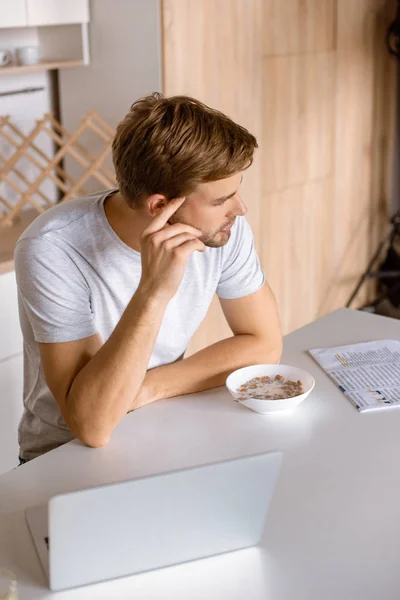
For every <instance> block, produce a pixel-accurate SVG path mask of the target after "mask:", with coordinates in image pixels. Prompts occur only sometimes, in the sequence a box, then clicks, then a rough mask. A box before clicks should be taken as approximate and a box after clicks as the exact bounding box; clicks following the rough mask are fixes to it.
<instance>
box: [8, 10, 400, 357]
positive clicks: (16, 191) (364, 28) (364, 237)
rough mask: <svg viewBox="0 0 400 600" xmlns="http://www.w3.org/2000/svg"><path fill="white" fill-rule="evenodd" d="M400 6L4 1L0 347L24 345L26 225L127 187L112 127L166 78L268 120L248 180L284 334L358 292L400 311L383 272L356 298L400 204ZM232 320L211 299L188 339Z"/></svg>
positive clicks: (258, 128) (14, 350) (261, 125)
mask: <svg viewBox="0 0 400 600" xmlns="http://www.w3.org/2000/svg"><path fill="white" fill-rule="evenodd" d="M397 12H398V3H397V2H396V0H91V1H90V2H89V1H88V0H69V1H68V3H67V2H60V1H59V0H13V1H7V0H0V62H2V63H3V66H1V67H0V272H1V273H2V274H0V297H1V315H2V317H0V319H2V322H0V331H1V332H2V333H1V336H2V338H3V342H2V343H1V345H2V349H1V350H0V360H1V359H4V358H9V357H12V356H16V355H17V354H19V353H20V351H21V340H20V337H19V332H17V327H18V323H17V314H16V304H15V280H14V278H13V261H12V252H13V248H14V244H15V240H16V239H17V238H18V236H19V235H20V233H21V231H23V229H24V228H25V227H26V226H27V224H28V223H29V222H31V220H32V219H33V218H34V217H35V216H37V214H38V212H41V211H43V210H46V209H47V208H48V207H49V206H52V205H53V204H54V203H56V202H58V201H60V200H64V201H68V199H69V198H73V197H78V196H80V195H83V194H84V193H87V192H91V191H95V190H99V189H104V188H107V187H113V185H115V182H114V178H113V172H112V164H111V160H110V143H111V139H112V134H113V131H114V129H115V127H116V125H117V123H118V122H119V121H120V120H121V119H122V117H123V116H124V115H125V113H126V112H127V111H128V109H129V107H130V105H131V104H132V102H133V101H134V100H136V99H137V98H138V97H140V96H143V95H146V94H149V93H151V92H153V91H161V92H163V93H165V94H166V95H175V94H188V95H192V96H194V97H196V98H198V99H200V100H202V101H203V102H205V103H207V104H209V105H211V106H213V107H215V108H217V109H219V110H221V111H223V112H225V113H226V114H228V115H229V116H230V117H232V118H233V119H234V120H236V121H237V122H238V123H240V124H241V125H244V126H245V127H247V128H248V129H249V130H250V131H251V132H252V133H253V134H254V135H256V137H257V139H258V143H259V150H258V151H257V155H256V159H255V162H254V164H253V166H252V167H251V168H250V170H249V171H247V172H246V175H245V178H244V182H243V187H242V192H243V198H244V200H245V202H246V203H247V205H248V207H249V212H248V220H249V222H250V224H251V226H252V228H253V232H254V236H255V242H256V246H257V250H258V252H259V256H260V259H261V262H262V266H263V268H264V270H265V273H266V276H267V278H268V281H269V283H270V285H271V286H272V288H273V290H274V292H275V294H276V296H277V300H278V304H279V309H280V315H281V320H282V327H283V331H284V333H285V334H286V333H288V332H290V331H293V330H294V329H296V328H298V327H301V326H303V325H305V324H306V323H309V322H310V321H312V320H314V319H316V318H317V317H320V316H322V315H324V314H326V313H328V312H330V311H332V310H333V309H336V308H338V307H341V306H344V305H346V304H348V303H349V299H351V306H352V307H354V308H364V309H366V310H371V311H377V310H379V309H380V308H381V310H382V311H384V310H389V312H390V310H391V311H392V312H394V313H396V310H397V306H396V301H395V299H394V298H391V299H390V301H389V304H390V306H388V298H387V293H386V295H385V298H384V305H385V306H384V308H382V307H379V306H378V305H377V304H376V303H375V304H374V301H376V300H377V298H378V296H379V293H380V292H382V289H383V291H384V292H387V287H385V286H383V288H382V280H378V279H377V278H374V277H368V278H367V279H366V280H365V282H363V284H362V286H361V287H360V289H359V291H357V294H356V296H355V298H354V299H352V298H351V296H352V295H353V292H354V291H355V290H356V286H357V284H358V282H359V281H360V278H361V277H363V274H364V273H365V271H366V270H368V264H369V262H370V260H371V258H372V257H373V256H374V254H375V253H376V251H377V249H378V248H379V245H380V243H381V241H382V240H383V239H384V238H385V235H387V232H388V231H389V232H390V231H392V230H391V229H390V227H391V225H390V221H389V220H390V217H391V216H393V215H394V214H395V212H396V211H397V209H398V208H399V207H398V189H399V188H398V184H397V180H398V154H397V148H398V140H397V134H396V130H397V129H398V120H397V112H398V111H397V109H396V105H397V96H398V94H397V93H396V92H397V87H398V84H397V81H398V78H397V61H396V57H395V56H393V55H391V54H390V51H389V47H388V39H387V32H388V27H389V26H390V25H391V24H392V23H393V22H395V20H396V15H397ZM394 36H395V37H394V46H395V50H396V43H397V42H398V38H396V32H395V33H394ZM8 53H9V54H8ZM92 111H96V113H93V112H92ZM48 113H51V115H52V116H50V115H48ZM395 241H396V240H394V242H395ZM386 252H387V247H386V246H384V247H383V248H382V253H381V254H380V256H379V257H378V260H377V263H378V265H379V262H381V263H382V262H383V261H384V259H385V256H386V254H385V253H386ZM392 258H393V257H392ZM395 258H396V255H395V256H394V259H395ZM388 268H389V267H388ZM390 268H391V269H392V270H393V268H392V266H391V267H390ZM379 281H380V282H379ZM395 281H396V279H395V277H394V278H393V279H392V280H390V281H389V280H387V281H386V283H388V282H389V284H390V285H391V284H392V283H393V282H395ZM399 303H400V299H399ZM385 307H386V308H385ZM228 334H229V331H228V328H227V326H226V324H225V322H224V319H223V318H222V313H221V311H220V308H219V305H218V302H215V303H214V304H213V306H212V308H211V310H210V313H209V315H208V316H207V318H206V320H205V321H204V322H203V324H202V326H201V328H200V330H199V331H198V332H197V334H196V336H195V338H194V339H193V341H192V344H191V347H190V349H189V351H190V352H193V351H194V350H197V349H199V348H201V347H203V346H205V345H208V344H210V343H212V342H214V341H216V340H217V339H220V338H222V337H225V336H226V335H228ZM3 346H4V347H3Z"/></svg>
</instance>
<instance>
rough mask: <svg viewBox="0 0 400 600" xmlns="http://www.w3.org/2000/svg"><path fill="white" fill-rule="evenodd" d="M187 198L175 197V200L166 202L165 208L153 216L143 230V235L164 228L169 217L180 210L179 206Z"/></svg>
mask: <svg viewBox="0 0 400 600" xmlns="http://www.w3.org/2000/svg"><path fill="white" fill-rule="evenodd" d="M185 200H186V197H183V198H182V197H181V198H173V200H170V201H169V202H168V204H166V205H165V206H164V208H163V209H161V210H160V212H159V213H158V215H157V216H155V217H154V218H153V220H152V221H151V223H150V225H148V226H147V227H146V229H145V230H144V231H143V235H148V234H150V233H154V232H155V231H159V230H160V229H162V228H163V227H164V226H165V225H166V224H167V222H168V219H170V218H171V217H172V215H173V214H174V213H175V212H176V211H177V210H178V208H179V207H180V206H182V204H183V203H184V202H185Z"/></svg>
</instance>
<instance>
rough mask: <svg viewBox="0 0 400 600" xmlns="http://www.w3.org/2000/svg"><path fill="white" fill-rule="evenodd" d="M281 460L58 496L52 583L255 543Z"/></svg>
mask: <svg viewBox="0 0 400 600" xmlns="http://www.w3.org/2000/svg"><path fill="white" fill-rule="evenodd" d="M281 460H282V454H281V453H268V454H259V455H253V456H248V457H243V458H239V459H234V460H228V461H223V462H219V463H213V464H208V465H203V466H199V467H194V468H189V469H184V470H180V471H174V472H170V473H165V474H161V475H154V476H150V477H144V478H140V479H136V480H133V481H125V482H121V483H117V484H111V485H104V486H100V487H96V488H92V489H87V490H81V491H77V492H71V493H68V494H62V495H59V496H55V497H54V498H52V499H51V500H50V502H49V572H50V578H49V579H50V588H51V589H52V590H55V591H56V590H62V589H67V588H70V587H75V586H79V585H84V584H88V583H94V582H98V581H103V580H107V579H112V578H116V577H121V576H124V575H131V574H134V573H139V572H143V571H147V570H150V569H157V568H160V567H165V566H169V565H173V564H177V563H182V562H186V561H190V560H194V559H198V558H203V557H206V556H212V555H215V554H220V553H223V552H228V551H232V550H237V549H239V548H245V547H248V546H253V545H255V544H257V543H258V542H259V540H260V538H261V536H262V532H263V529H264V524H265V519H266V515H267V511H268V507H269V504H270V501H271V497H272V494H273V490H274V487H275V483H276V479H277V476H278V472H279V468H280V464H281ZM31 530H32V528H31ZM42 545H43V544H42ZM42 554H43V552H42ZM42 562H43V558H42Z"/></svg>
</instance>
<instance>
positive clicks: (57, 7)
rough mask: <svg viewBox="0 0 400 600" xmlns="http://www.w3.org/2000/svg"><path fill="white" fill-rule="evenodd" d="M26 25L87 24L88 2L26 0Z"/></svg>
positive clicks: (86, 0)
mask: <svg viewBox="0 0 400 600" xmlns="http://www.w3.org/2000/svg"><path fill="white" fill-rule="evenodd" d="M26 9H27V15H28V25H39V26H40V25H62V24H68V23H87V22H88V21H89V2H88V0H26Z"/></svg>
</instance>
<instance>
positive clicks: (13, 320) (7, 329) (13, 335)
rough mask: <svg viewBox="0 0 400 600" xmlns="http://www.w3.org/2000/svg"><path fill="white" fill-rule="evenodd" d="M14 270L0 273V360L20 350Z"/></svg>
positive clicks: (20, 337) (20, 338)
mask: <svg viewBox="0 0 400 600" xmlns="http://www.w3.org/2000/svg"><path fill="white" fill-rule="evenodd" d="M22 348H23V344H22V333H21V328H20V325H19V315H18V298H17V283H16V280H15V272H14V271H12V272H11V273H6V274H4V275H0V361H1V360H3V359H5V358H8V357H10V356H14V355H15V354H19V353H20V352H22Z"/></svg>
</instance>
